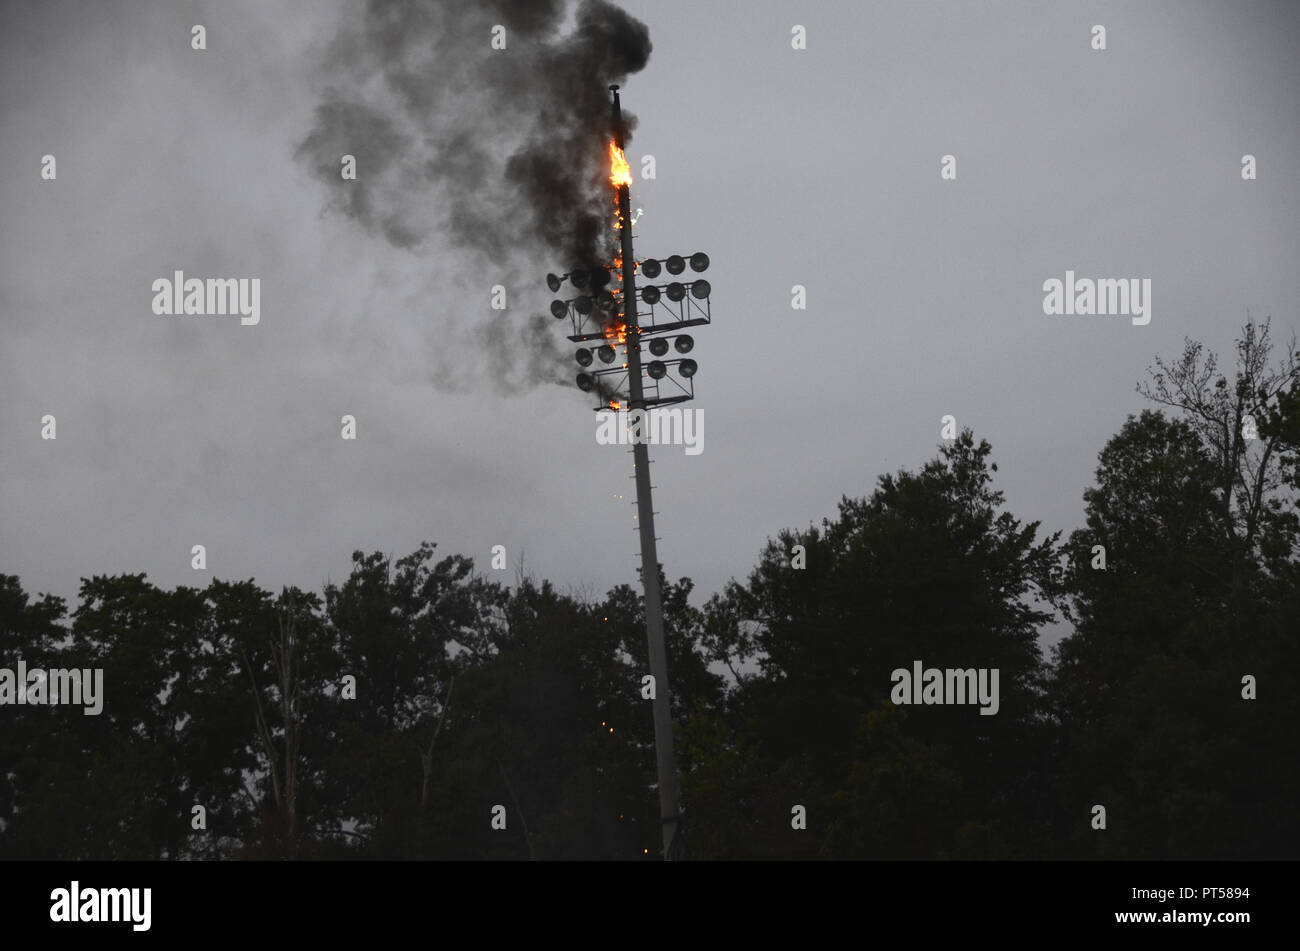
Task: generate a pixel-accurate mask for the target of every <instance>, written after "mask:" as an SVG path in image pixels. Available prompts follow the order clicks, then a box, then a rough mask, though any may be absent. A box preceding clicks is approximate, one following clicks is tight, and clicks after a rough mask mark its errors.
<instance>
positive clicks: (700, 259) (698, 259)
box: [569, 251, 709, 280]
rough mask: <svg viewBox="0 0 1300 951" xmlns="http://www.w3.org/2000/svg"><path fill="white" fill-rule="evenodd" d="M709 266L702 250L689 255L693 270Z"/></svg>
mask: <svg viewBox="0 0 1300 951" xmlns="http://www.w3.org/2000/svg"><path fill="white" fill-rule="evenodd" d="M708 267H709V256H708V255H707V254H705V253H704V252H703V251H696V252H695V253H694V254H692V255H691V270H692V271H695V272H697V273H698V272H699V271H704V270H707V269H708ZM569 280H573V275H572V274H570V275H569Z"/></svg>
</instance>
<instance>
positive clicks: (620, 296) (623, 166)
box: [546, 86, 712, 861]
mask: <svg viewBox="0 0 1300 951" xmlns="http://www.w3.org/2000/svg"><path fill="white" fill-rule="evenodd" d="M609 88H610V91H611V92H612V93H613V94H614V102H613V120H614V123H613V128H614V138H613V141H612V142H611V143H610V163H611V174H610V184H611V185H613V186H614V188H615V189H616V204H617V207H618V228H619V250H618V252H617V253H616V254H615V259H614V262H613V264H612V265H611V266H605V265H600V266H596V267H593V268H592V269H591V270H590V272H588V271H586V270H583V269H575V270H573V271H572V272H570V273H569V274H566V275H564V276H563V277H558V276H556V275H554V274H548V275H547V276H546V283H547V286H548V287H550V289H551V291H552V292H557V291H559V289H560V285H561V283H562V282H563V281H564V279H565V278H568V279H569V281H570V283H571V284H572V285H573V286H574V287H575V288H576V289H578V290H588V291H590V293H583V294H580V295H579V296H578V297H575V298H574V299H572V300H569V301H563V300H555V301H552V302H551V313H552V315H554V316H555V317H556V318H557V319H563V318H565V317H569V318H570V319H571V320H572V322H573V331H574V332H573V333H572V334H571V335H570V336H569V339H570V340H572V341H574V342H575V343H587V342H591V341H597V340H599V341H602V345H601V346H599V347H595V348H588V347H583V348H581V349H579V350H578V352H577V360H578V363H579V364H580V365H581V366H582V367H584V368H586V367H590V366H591V365H592V362H593V359H594V358H595V357H599V359H600V361H601V362H602V363H606V364H612V363H613V362H614V361H615V359H616V358H617V356H618V349H617V348H619V347H622V348H623V349H624V351H625V353H626V356H627V361H626V362H625V363H623V364H622V366H621V367H618V366H614V367H610V368H609V369H602V370H594V371H592V372H582V373H579V374H578V380H577V382H578V388H579V389H581V390H583V391H584V392H591V391H592V390H595V391H596V393H597V395H598V396H599V397H600V404H599V405H598V406H597V407H596V409H597V410H598V411H600V410H608V409H613V410H618V409H620V408H622V406H623V405H624V404H626V406H627V407H628V416H629V421H631V420H632V418H633V416H634V415H635V416H636V418H637V420H638V422H636V423H633V426H634V427H637V428H635V429H634V432H635V431H639V432H641V433H642V434H644V433H646V432H647V431H648V425H649V420H648V417H647V413H648V412H649V410H650V408H651V407H659V406H665V405H668V404H672V403H682V402H685V401H687V400H690V399H693V398H694V396H695V386H694V383H693V379H694V377H695V372H696V370H697V369H698V366H697V364H696V362H695V361H694V360H692V359H690V358H686V357H683V358H679V359H673V360H661V359H658V358H659V357H663V356H665V355H666V354H667V353H668V338H666V337H663V336H659V335H661V334H665V333H669V332H672V331H679V330H682V329H684V328H686V327H693V326H698V325H702V324H707V323H710V322H711V320H712V314H711V308H710V305H709V294H710V291H711V288H710V286H709V282H708V281H706V280H704V279H703V278H697V279H694V280H690V281H686V282H680V281H671V282H669V283H668V284H666V285H664V286H662V287H660V286H658V285H655V284H653V283H648V284H647V285H646V286H645V287H644V288H642V290H641V294H640V301H641V302H644V303H645V304H647V305H648V306H649V310H648V311H641V310H640V306H639V303H638V295H637V292H636V273H637V271H638V269H639V270H640V273H641V274H642V276H643V277H646V278H649V279H650V280H651V281H653V280H654V279H655V278H657V277H658V276H659V274H660V273H661V264H662V268H663V269H666V270H667V271H668V273H669V274H670V275H678V274H681V273H682V272H683V271H685V269H686V264H687V259H685V258H683V257H682V256H681V255H677V254H674V255H671V256H669V257H667V258H665V259H663V261H662V262H660V261H658V260H656V259H654V258H647V259H645V260H642V261H637V259H636V257H635V255H634V253H633V249H632V222H633V219H632V208H631V203H632V200H631V186H632V173H631V169H630V168H629V167H628V164H627V158H626V156H625V154H624V152H623V148H624V144H625V142H624V133H623V115H622V111H621V109H620V107H619V98H618V86H610V87H609ZM689 261H690V267H691V270H692V271H695V272H697V273H698V272H700V271H703V270H705V269H706V268H707V267H708V266H709V257H708V255H707V254H705V253H703V252H702V251H697V252H696V253H694V254H692V255H691V256H690V259H689ZM615 271H617V272H618V276H619V286H620V290H619V291H611V290H609V289H608V287H607V285H608V284H609V283H610V282H611V280H612V278H613V274H614V272H615ZM665 298H666V301H665ZM620 305H621V306H620ZM642 338H652V339H650V342H649V350H650V354H651V355H652V356H653V357H655V358H656V359H653V360H650V361H649V362H648V363H645V364H644V365H643V364H642V361H641V340H642ZM694 345H695V341H694V340H693V339H692V338H691V337H690V336H689V335H687V334H677V335H676V336H675V337H674V338H673V346H674V349H676V351H677V352H678V353H680V354H687V353H690V351H691V349H692V348H693V347H694ZM670 367H675V368H676V371H677V376H676V378H674V377H670V376H669V375H668V370H669V368H670ZM646 442H647V440H646V439H645V438H638V439H633V440H632V460H633V469H634V472H633V476H634V478H635V479H636V505H637V525H638V528H639V530H640V534H641V580H642V583H643V584H644V585H645V615H646V641H647V643H648V646H649V655H650V674H651V676H653V677H654V683H655V696H654V700H653V701H651V702H652V704H653V712H654V731H655V758H656V765H657V768H658V776H659V811H660V816H661V818H662V821H663V842H664V859H665V860H667V861H673V860H678V859H682V858H685V847H684V845H683V842H682V838H681V835H680V824H681V816H680V800H679V798H678V790H677V764H676V759H675V757H674V755H673V721H672V709H671V705H670V701H671V691H670V690H669V687H668V652H667V649H666V647H665V645H664V616H663V597H662V593H661V591H660V588H659V556H658V553H657V552H656V548H655V522H654V505H653V503H652V501H651V496H650V454H649V450H648V449H647V447H646Z"/></svg>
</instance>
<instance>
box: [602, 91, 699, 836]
mask: <svg viewBox="0 0 1300 951" xmlns="http://www.w3.org/2000/svg"><path fill="white" fill-rule="evenodd" d="M609 88H610V91H611V92H613V94H614V138H615V143H616V144H617V145H618V148H619V151H622V150H623V148H624V141H623V114H622V111H621V110H620V108H619V101H618V87H617V86H610V87H609ZM631 205H632V199H631V188H630V187H629V186H628V185H625V184H624V185H619V186H618V215H619V232H620V233H619V238H620V240H621V241H622V247H623V255H622V275H621V276H622V290H623V293H622V298H623V323H624V324H626V326H627V379H628V412H629V419H630V418H631V416H630V414H631V413H640V414H641V415H642V418H643V419H644V416H645V413H646V401H645V394H644V391H643V387H642V385H641V342H640V336H641V329H640V327H639V326H638V325H637V296H636V257H635V256H634V255H633V253H632V207H631ZM632 466H633V469H634V470H635V476H636V508H637V525H638V527H639V528H640V531H641V581H642V583H643V584H644V585H645V622H646V640H647V642H648V644H649V652H650V675H651V676H652V677H654V683H655V697H654V700H652V701H651V703H652V704H653V710H654V724H655V759H656V763H657V766H658V771H659V814H660V817H661V819H662V821H663V832H664V859H665V860H666V861H672V860H673V859H676V858H681V857H682V856H681V855H680V854H678V852H679V847H680V843H679V841H678V838H677V831H678V830H677V826H678V822H679V821H680V817H679V815H678V807H679V805H680V802H679V800H678V794H677V760H676V758H675V757H674V755H673V717H672V708H671V706H670V698H671V693H670V691H669V687H668V651H667V648H666V647H665V646H664V607H663V597H662V595H661V593H660V590H659V555H658V553H657V551H656V549H655V513H654V505H653V503H652V502H651V498H650V452H649V449H647V447H646V442H645V440H637V441H635V442H634V443H633V445H632Z"/></svg>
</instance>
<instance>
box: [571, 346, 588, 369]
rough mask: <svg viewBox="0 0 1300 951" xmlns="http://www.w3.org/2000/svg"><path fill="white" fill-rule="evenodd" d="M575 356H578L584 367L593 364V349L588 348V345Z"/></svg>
mask: <svg viewBox="0 0 1300 951" xmlns="http://www.w3.org/2000/svg"><path fill="white" fill-rule="evenodd" d="M574 356H575V357H576V358H577V361H578V363H580V364H581V365H582V366H584V367H589V366H591V351H590V350H588V349H587V348H586V347H583V348H582V349H581V350H579V351H578V352H577V353H576V354H574Z"/></svg>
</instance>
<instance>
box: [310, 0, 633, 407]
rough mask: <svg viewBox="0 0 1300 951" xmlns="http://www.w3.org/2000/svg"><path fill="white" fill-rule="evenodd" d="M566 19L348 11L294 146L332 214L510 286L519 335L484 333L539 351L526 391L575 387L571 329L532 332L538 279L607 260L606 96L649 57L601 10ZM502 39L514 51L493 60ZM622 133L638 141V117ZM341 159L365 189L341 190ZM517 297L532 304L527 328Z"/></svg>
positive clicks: (555, 0)
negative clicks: (455, 256) (430, 248)
mask: <svg viewBox="0 0 1300 951" xmlns="http://www.w3.org/2000/svg"><path fill="white" fill-rule="evenodd" d="M569 12H570V3H569V0H370V2H369V3H367V4H366V5H365V7H364V9H362V10H357V9H348V10H346V11H345V14H344V16H345V19H344V22H343V23H342V24H341V26H340V30H339V33H338V36H337V37H336V38H335V40H334V41H333V43H332V44H331V46H330V47H329V49H328V51H327V53H326V56H325V60H324V63H323V64H322V65H323V75H324V77H325V78H324V82H323V87H324V92H323V94H322V99H321V102H320V103H319V105H318V106H317V108H316V111H315V115H314V122H313V126H312V128H311V130H310V132H309V133H308V134H307V135H306V136H305V138H304V139H303V140H302V142H301V145H300V146H299V148H298V157H299V159H300V160H302V161H303V162H305V163H306V165H307V166H308V167H309V168H310V169H311V171H312V172H313V174H314V175H315V176H316V177H318V178H319V179H320V180H321V181H322V182H323V183H324V184H325V186H326V187H327V189H328V190H329V193H330V198H329V203H330V205H331V206H333V207H334V208H336V209H338V210H339V211H342V212H343V213H344V214H346V215H347V216H349V217H350V218H352V219H354V220H355V221H356V222H357V223H359V224H360V225H361V226H363V227H364V228H365V229H366V230H367V231H369V232H370V233H372V234H374V235H377V236H381V237H382V238H383V239H384V240H386V241H387V242H389V243H390V244H391V245H393V246H394V247H397V248H403V249H409V250H412V251H415V252H419V251H420V250H422V249H423V248H425V247H426V246H427V245H428V244H430V243H432V242H430V239H431V238H444V237H445V238H447V239H450V241H451V242H452V243H453V244H454V245H455V246H456V247H458V248H461V249H464V250H466V251H469V252H472V253H474V254H475V255H478V256H479V259H480V260H482V261H484V262H486V263H487V264H489V265H490V266H488V267H485V268H484V271H483V273H485V274H491V275H499V274H510V275H514V276H515V277H516V279H517V284H518V286H517V287H514V288H511V291H512V292H513V293H512V294H511V298H512V301H511V306H510V308H509V309H510V311H511V312H513V313H514V314H515V316H514V317H512V318H508V319H509V322H510V329H509V330H507V329H506V328H505V327H503V326H500V325H498V326H494V327H493V328H491V331H490V332H491V334H492V336H493V337H495V338H498V339H500V338H502V337H505V338H507V339H515V340H518V341H519V342H520V345H521V346H523V347H527V348H530V350H531V351H532V352H531V353H529V354H526V355H521V356H523V360H522V361H521V362H522V363H523V364H525V365H526V366H528V367H531V369H529V370H528V372H527V375H528V376H529V377H530V381H531V382H536V381H538V380H552V379H556V380H558V379H563V380H564V381H565V382H570V383H571V381H572V374H571V370H572V369H573V368H572V366H571V364H572V359H571V354H570V353H569V352H568V351H567V349H561V347H560V343H561V341H562V339H563V332H562V331H563V327H566V326H567V324H566V325H563V326H561V324H560V322H559V321H555V320H552V319H550V318H546V319H547V320H550V324H549V326H548V327H547V331H548V332H542V331H541V325H540V324H539V323H538V320H537V314H538V313H539V312H540V311H542V310H543V309H544V307H545V301H546V297H545V295H546V291H545V286H544V284H543V283H542V278H543V276H544V274H545V272H546V271H550V270H558V271H561V272H562V271H566V270H569V269H570V268H572V267H583V268H584V269H590V268H591V267H593V266H595V265H598V264H599V263H602V262H603V263H606V264H608V263H609V262H610V261H611V259H612V255H613V251H614V244H615V238H616V235H615V232H614V230H613V225H614V221H615V209H614V196H613V191H612V189H611V188H610V186H609V182H608V176H609V152H608V143H609V139H610V137H611V134H612V132H613V130H612V127H611V118H610V99H611V96H610V92H609V86H610V85H611V84H621V83H623V82H624V81H625V80H626V79H627V77H628V76H629V75H631V74H632V73H635V72H637V71H639V70H640V69H642V68H643V67H644V66H645V65H646V61H647V59H648V58H649V55H650V48H651V47H650V35H649V30H648V29H647V28H646V26H645V25H644V24H643V23H641V22H640V21H638V20H636V19H635V18H633V17H631V16H630V15H628V14H627V13H626V12H624V11H623V10H622V9H620V8H619V7H617V6H614V5H613V4H611V3H608V2H605V0H581V2H580V3H578V4H577V6H576V9H574V10H573V11H572V12H573V20H572V23H571V24H568V23H567V22H566V17H567V15H568V14H569ZM498 27H501V28H504V39H505V49H494V48H493V43H492V40H493V36H494V30H496V28H498ZM496 32H497V34H498V35H499V34H500V31H499V30H496ZM624 122H625V123H626V129H625V134H627V135H628V136H629V138H630V133H631V129H632V127H633V126H634V124H635V122H634V119H633V118H632V117H631V116H629V115H628V114H626V113H625V114H624ZM346 154H350V155H354V156H356V160H357V180H356V181H343V180H342V178H341V175H340V169H341V158H342V156H343V155H346ZM494 282H495V281H494ZM526 282H534V283H535V284H536V285H538V293H536V294H534V290H535V289H534V288H533V287H532V286H530V285H529V284H528V283H526ZM486 294H487V291H486V288H485V289H484V297H483V299H484V300H486ZM516 299H518V300H521V301H531V302H532V310H531V312H530V313H529V314H528V315H527V316H523V315H521V314H519V310H520V307H519V306H517V305H516V304H515V302H514V301H515V300H516ZM489 319H490V318H488V317H486V316H485V317H484V320H489ZM557 361H558V362H557Z"/></svg>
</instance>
